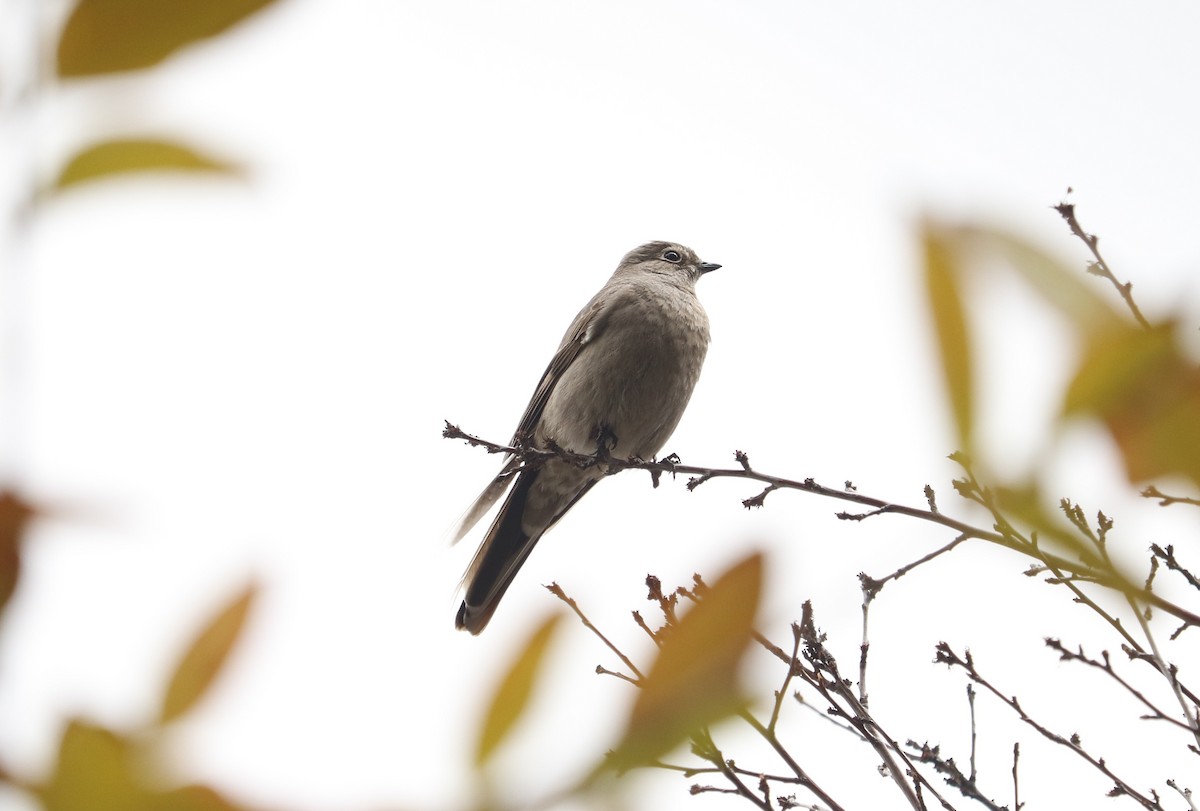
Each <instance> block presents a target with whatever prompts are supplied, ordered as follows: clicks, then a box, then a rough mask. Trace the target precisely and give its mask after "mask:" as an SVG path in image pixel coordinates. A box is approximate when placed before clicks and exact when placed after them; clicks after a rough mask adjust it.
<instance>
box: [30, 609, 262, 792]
mask: <svg viewBox="0 0 1200 811" xmlns="http://www.w3.org/2000/svg"><path fill="white" fill-rule="evenodd" d="M253 594H254V589H253V588H247V589H246V590H244V591H243V592H242V593H241V594H239V595H238V596H237V597H236V598H235V599H234V600H233V601H232V602H231V603H230V604H229V605H227V606H225V607H224V608H223V609H222V610H220V611H219V612H217V614H216V616H214V617H213V618H212V620H211V621H210V622H209V623H208V625H207V627H206V628H205V630H204V631H203V632H202V633H201V634H200V635H199V636H198V637H197V639H196V641H195V643H194V644H193V645H192V647H191V648H190V649H189V650H188V652H187V653H186V654H185V656H184V657H183V661H182V662H181V664H180V665H179V668H178V669H177V670H176V673H175V676H174V677H173V678H172V680H171V684H170V687H169V688H168V690H167V699H166V702H165V704H164V711H163V717H162V719H161V723H166V722H167V721H171V720H176V719H178V718H179V717H181V716H182V715H183V714H184V713H186V712H187V711H188V710H189V709H191V708H192V707H193V706H194V705H195V704H196V702H197V701H198V700H199V699H200V698H201V697H202V696H203V694H204V692H205V690H207V689H208V687H209V686H211V684H212V683H213V681H214V680H215V678H216V677H217V675H218V673H219V671H220V669H221V665H222V664H223V663H224V662H225V659H226V657H227V655H228V653H229V651H230V649H231V648H232V646H233V644H234V643H235V642H236V641H237V637H238V635H239V632H240V630H241V627H242V623H243V620H244V618H245V614H246V612H247V611H248V610H249V607H250V602H251V600H252V597H253ZM161 731H162V730H161V727H160V726H157V725H156V726H152V727H150V728H148V729H142V730H138V731H137V734H134V735H127V734H122V733H119V732H116V731H113V730H110V729H105V728H104V727H101V726H98V725H96V724H92V723H89V722H87V721H84V720H81V719H74V720H72V721H71V722H70V723H68V724H67V726H66V729H65V730H64V731H63V736H62V740H61V741H60V743H59V749H58V758H57V761H56V763H55V765H54V768H53V771H52V772H51V774H50V776H49V777H48V778H47V779H46V780H45V781H44V782H42V783H40V784H37V783H29V782H24V783H23V785H24V786H25V787H27V788H32V789H33V792H34V793H35V794H36V796H37V798H38V799H39V800H40V801H41V804H42V807H43V808H45V809H46V811H82V810H83V809H88V811H155V810H156V809H171V811H233V809H236V808H237V806H236V805H234V804H233V803H231V802H230V801H228V800H226V799H225V798H223V797H222V796H221V795H220V794H219V793H218V792H217V791H215V790H214V789H211V788H208V787H206V786H197V785H191V786H183V787H178V788H166V787H165V786H166V785H167V784H168V780H167V778H166V777H165V776H164V775H162V774H160V773H159V770H160V769H161V757H160V756H158V753H157V752H156V749H157V744H158V742H159V741H160V740H161V736H160V734H159V733H160V732H161Z"/></svg>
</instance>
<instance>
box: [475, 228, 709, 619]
mask: <svg viewBox="0 0 1200 811" xmlns="http://www.w3.org/2000/svg"><path fill="white" fill-rule="evenodd" d="M719 267H720V265H714V264H711V263H706V262H701V261H700V259H699V258H698V257H697V256H696V254H695V253H694V252H693V251H692V250H690V249H689V248H685V247H684V246H682V245H678V244H676V243H671V242H650V243H647V244H646V245H642V246H641V247H640V248H636V249H634V250H632V251H630V252H629V253H627V254H626V255H625V257H624V258H623V259H622V260H621V264H620V265H619V266H618V267H617V270H616V272H615V273H613V275H612V277H611V278H610V279H609V280H608V282H607V284H605V285H604V287H603V288H601V290H600V292H598V293H597V294H596V295H595V296H593V297H592V300H591V301H589V302H588V303H587V305H586V306H585V307H584V308H583V309H582V310H580V311H579V314H578V315H577V316H575V320H574V321H573V322H572V323H571V326H570V327H569V328H568V329H567V333H566V335H564V336H563V340H562V343H561V344H560V345H559V347H558V351H557V352H556V353H555V355H554V358H553V359H552V360H551V361H550V365H549V366H547V367H546V371H545V372H544V373H543V374H542V379H541V381H539V383H538V386H537V389H536V390H535V391H534V393H533V397H532V399H530V401H529V405H528V406H527V407H526V408H525V413H524V414H523V415H522V417H521V421H520V423H518V425H517V430H516V432H515V433H514V435H513V444H514V445H515V444H516V443H518V442H523V441H524V442H529V443H531V444H532V445H534V446H535V447H541V448H545V447H548V445H549V443H550V442H554V443H556V444H558V445H559V446H560V447H562V448H565V449H567V450H571V451H574V452H576V453H584V454H591V453H595V452H596V451H597V450H599V448H600V445H601V443H605V447H606V448H608V450H609V452H610V453H611V454H612V456H613V457H614V458H618V459H625V458H630V457H636V458H641V459H652V458H654V456H655V454H657V453H658V452H659V450H661V449H662V446H663V444H664V443H665V442H666V441H667V438H668V437H670V435H671V432H672V431H674V430H675V426H676V425H678V423H679V420H680V418H681V417H682V416H683V411H684V409H685V408H686V406H687V402H688V399H689V398H690V397H691V395H692V389H693V388H694V387H695V385H696V380H697V379H698V378H699V376H700V367H701V366H702V365H703V363H704V355H705V353H706V352H707V350H708V317H707V316H706V315H705V313H704V309H703V308H702V307H701V306H700V302H699V300H698V299H697V298H696V280H697V279H699V278H700V276H702V275H703V274H705V273H707V272H709V271H711V270H716V269H717V268H719ZM604 475H605V470H604V467H603V465H595V466H592V467H588V468H580V467H578V466H576V465H573V464H571V463H569V462H567V461H565V460H560V459H552V460H550V461H547V462H546V463H544V464H543V465H541V466H540V467H535V468H522V467H521V466H520V463H519V461H518V460H516V459H511V458H510V459H509V460H507V461H506V463H505V466H504V468H503V469H502V470H501V471H500V474H499V475H498V476H496V478H495V479H493V480H492V482H491V483H490V484H489V485H488V486H487V488H486V489H485V490H484V491H483V493H482V494H480V496H479V498H478V499H476V501H475V503H474V504H473V505H472V506H471V507H470V509H468V510H467V513H466V515H464V516H463V518H462V521H461V522H460V523H459V526H458V529H457V531H456V533H455V538H454V540H455V541H458V540H460V539H461V538H462V537H463V536H464V535H465V534H466V533H467V532H468V531H470V529H471V527H472V526H474V525H475V523H477V522H478V521H479V519H480V518H482V517H483V515H484V513H486V512H487V511H488V509H489V508H490V507H491V505H492V504H494V503H495V502H496V501H497V500H498V499H499V498H500V496H501V495H502V494H503V493H504V491H505V490H506V489H509V488H510V486H511V490H510V491H509V494H508V498H507V499H505V501H504V505H503V506H502V507H501V508H500V512H499V513H498V514H497V515H496V518H495V519H494V520H493V521H492V525H491V527H490V528H489V529H488V531H487V535H485V536H484V539H483V541H482V543H480V546H479V550H478V551H477V552H476V553H475V557H474V558H473V559H472V561H471V565H470V567H468V569H467V572H466V574H465V575H464V576H463V583H464V586H465V595H464V599H463V602H462V605H461V606H460V607H459V610H458V616H457V617H456V619H455V625H456V627H458V628H462V629H466V630H468V631H470V632H471V633H473V634H477V633H479V632H480V631H482V630H483V629H484V627H485V626H486V625H487V624H488V621H489V620H490V619H491V617H492V614H493V613H494V612H495V610H496V606H497V604H498V603H499V602H500V598H501V597H502V596H503V595H504V592H505V590H507V588H508V586H509V584H510V583H511V582H512V579H513V577H514V576H515V575H516V573H517V570H518V569H520V567H521V564H523V563H524V562H525V559H526V558H527V557H528V556H529V553H530V552H531V551H532V550H533V547H534V546H535V545H536V544H537V542H538V540H539V539H540V538H541V537H542V535H543V534H544V533H545V532H546V530H548V529H550V527H552V526H553V525H554V524H555V522H557V521H558V519H560V518H562V516H563V514H565V513H566V511H567V510H569V509H570V508H571V507H572V506H573V505H574V504H575V502H576V501H578V500H579V499H580V498H581V497H582V496H583V495H584V494H585V493H586V492H587V491H588V490H589V489H591V487H592V486H593V485H594V484H595V483H596V482H597V481H599V480H600V479H601V478H603V476H604Z"/></svg>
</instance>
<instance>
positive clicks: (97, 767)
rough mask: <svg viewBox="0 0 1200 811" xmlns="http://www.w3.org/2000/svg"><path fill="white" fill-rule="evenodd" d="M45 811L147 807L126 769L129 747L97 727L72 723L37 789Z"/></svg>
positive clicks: (111, 810) (117, 810) (125, 809)
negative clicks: (52, 763) (46, 778)
mask: <svg viewBox="0 0 1200 811" xmlns="http://www.w3.org/2000/svg"><path fill="white" fill-rule="evenodd" d="M40 793H41V800H42V807H43V808H44V809H45V811H79V809H82V808H86V809H89V811H127V809H137V808H145V807H147V806H148V803H147V802H146V800H147V797H146V795H145V793H144V791H143V790H142V789H141V788H139V787H138V786H137V785H135V784H134V781H133V778H132V776H131V775H130V769H129V743H128V741H126V740H125V739H124V738H122V737H120V736H118V735H117V734H116V733H114V732H111V731H109V730H107V729H103V728H101V727H97V726H93V725H91V724H88V723H86V722H84V721H79V720H74V721H72V722H71V723H70V724H69V725H68V726H67V728H66V730H65V731H64V732H63V737H62V742H61V743H60V744H59V750H58V763H57V764H56V765H55V767H54V772H53V773H52V775H51V776H50V780H49V781H48V782H47V783H46V785H44V786H43V787H42V789H41V792H40Z"/></svg>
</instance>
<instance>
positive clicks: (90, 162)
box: [51, 138, 239, 191]
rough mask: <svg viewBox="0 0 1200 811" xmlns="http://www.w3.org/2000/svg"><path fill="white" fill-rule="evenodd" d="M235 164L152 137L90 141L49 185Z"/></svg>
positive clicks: (225, 168) (225, 170)
mask: <svg viewBox="0 0 1200 811" xmlns="http://www.w3.org/2000/svg"><path fill="white" fill-rule="evenodd" d="M238 171H239V169H238V167H237V166H235V165H233V164H230V163H226V162H224V161H220V160H217V159H215V158H211V157H208V156H206V155H202V154H200V153H199V152H196V151H195V150H193V149H192V148H191V147H188V146H184V145H183V144H177V143H172V142H170V141H159V140H154V139H136V138H130V139H118V140H112V141H103V142H101V143H98V144H92V145H91V146H88V147H86V148H84V149H83V150H81V151H80V152H78V153H76V154H75V156H74V157H72V158H71V160H70V161H69V162H68V163H67V165H66V166H65V167H63V170H62V171H61V172H60V173H59V175H58V177H57V178H56V179H55V181H54V183H53V184H51V188H52V189H54V190H56V191H62V190H63V189H67V188H70V187H72V186H76V185H78V184H80V183H87V182H89V181H93V180H99V179H100V178H104V177H108V176H110V175H116V174H122V173H128V172H216V173H221V174H233V173H236V172H238Z"/></svg>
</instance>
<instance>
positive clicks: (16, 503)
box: [0, 490, 36, 613]
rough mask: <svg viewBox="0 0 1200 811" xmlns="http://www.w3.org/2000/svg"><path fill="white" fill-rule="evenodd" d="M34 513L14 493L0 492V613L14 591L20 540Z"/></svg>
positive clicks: (17, 574)
mask: <svg viewBox="0 0 1200 811" xmlns="http://www.w3.org/2000/svg"><path fill="white" fill-rule="evenodd" d="M35 512H36V511H35V510H34V508H33V507H32V506H31V505H30V504H29V503H28V502H26V501H25V500H24V499H22V498H21V497H20V496H18V495H17V494H16V493H14V492H12V491H10V490H5V491H2V492H0V613H3V611H4V607H5V606H6V605H8V601H9V598H11V597H12V595H13V592H14V591H16V588H17V579H18V577H19V576H20V573H21V539H22V538H23V537H24V535H25V527H26V525H27V524H28V523H29V519H30V518H32V517H33V516H34V514H35Z"/></svg>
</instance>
